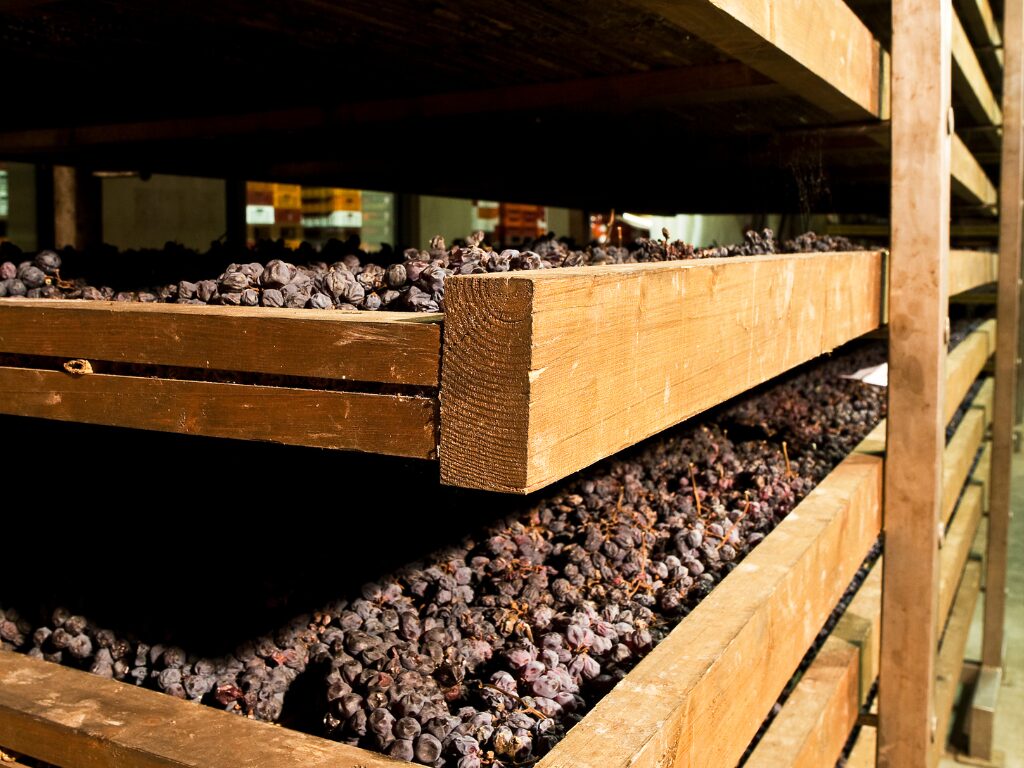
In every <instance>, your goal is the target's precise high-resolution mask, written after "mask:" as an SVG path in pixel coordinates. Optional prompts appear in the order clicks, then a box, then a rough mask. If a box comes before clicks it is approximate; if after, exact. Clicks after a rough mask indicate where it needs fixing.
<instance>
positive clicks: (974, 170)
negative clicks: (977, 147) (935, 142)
mask: <svg viewBox="0 0 1024 768" xmlns="http://www.w3.org/2000/svg"><path fill="white" fill-rule="evenodd" d="M950 173H951V174H952V181H953V187H952V188H953V194H954V195H956V196H957V197H958V198H961V199H963V200H966V201H967V202H969V203H973V204H975V205H980V206H994V205H995V204H996V188H995V185H993V184H992V182H991V181H989V178H988V176H987V175H986V174H985V169H984V168H982V167H981V164H980V163H979V162H978V161H977V160H976V159H975V157H974V155H972V154H971V150H969V149H968V148H967V145H966V144H964V142H963V140H962V139H961V138H960V137H959V136H957V135H956V134H953V147H952V156H951V158H950Z"/></svg>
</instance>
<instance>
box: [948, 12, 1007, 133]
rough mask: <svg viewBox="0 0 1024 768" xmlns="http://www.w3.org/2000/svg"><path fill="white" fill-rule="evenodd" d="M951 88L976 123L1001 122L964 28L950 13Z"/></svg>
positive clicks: (992, 95)
mask: <svg viewBox="0 0 1024 768" xmlns="http://www.w3.org/2000/svg"><path fill="white" fill-rule="evenodd" d="M952 47H953V91H954V93H956V94H957V95H958V96H959V97H960V99H961V100H962V101H963V103H964V105H965V107H966V109H967V112H968V113H969V114H970V115H971V118H972V119H973V120H974V121H975V122H976V123H979V124H988V125H1002V124H1003V112H1002V110H1001V109H1000V108H999V102H998V100H997V99H996V97H995V95H994V94H993V93H992V88H991V87H990V86H989V84H988V78H987V77H986V76H985V73H984V72H983V71H982V69H981V64H980V63H979V62H978V56H977V54H975V52H974V46H973V45H971V41H970V40H969V39H968V37H967V31H966V30H965V29H964V27H963V24H961V23H960V17H959V15H958V14H956V13H954V14H953V40H952Z"/></svg>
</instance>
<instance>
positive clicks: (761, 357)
mask: <svg viewBox="0 0 1024 768" xmlns="http://www.w3.org/2000/svg"><path fill="white" fill-rule="evenodd" d="M881 280H882V255H881V253H880V252H877V251H862V252H856V253H834V254H813V255H802V254H801V255H787V256H778V257H775V256H755V257H749V258H732V259H708V260H704V261H689V262H662V263H657V264H627V265H616V266H606V267H585V268H571V269H551V270H543V271H538V272H520V273H515V274H510V273H505V274H492V275H473V276H467V277H456V278H453V279H452V280H451V282H450V284H449V285H448V286H447V288H446V291H447V293H446V296H445V302H446V307H447V314H446V317H445V344H444V351H443V361H442V368H441V409H442V417H441V424H442V428H441V478H442V481H443V482H445V483H449V484H452V485H460V486H467V487H476V488H483V489H487V490H499V491H509V492H519V493H521V492H529V491H533V490H536V489H537V488H541V487H543V486H545V485H547V484H549V483H551V482H553V481H555V480H557V479H559V478H561V477H564V476H565V475H567V474H569V473H571V472H575V471H576V470H579V469H581V468H583V467H585V466H588V465H589V464H592V463H593V462H595V461H597V460H599V459H602V458H604V457H606V456H609V455H611V454H613V453H615V452H616V451H619V450H621V449H622V448H625V447H626V446H629V445H632V444H634V443H636V442H639V441H640V440H643V439H644V438H646V437H648V436H650V435H652V434H655V433H656V432H659V431H660V430H663V429H665V428H667V427H669V426H672V425H673V424H677V423H678V422H680V421H682V420H683V419H686V418H688V417H690V416H693V415H694V414H696V413H699V412H701V411H703V410H705V409H707V408H709V407H711V406H713V405H716V404H718V403H720V402H722V401H724V400H726V399H728V398H729V397H732V396H733V395H736V394H738V393H740V392H743V391H745V390H747V389H749V388H750V387H752V386H754V385H755V384H758V383H760V382H762V381H765V380H767V379H769V378H771V377H773V376H776V375H778V374H779V373H782V372H783V371H785V370H788V369H789V368H792V367H793V366H794V365H798V364H799V363H801V362H804V361H806V360H809V359H811V358H813V357H815V356H817V355H819V354H821V353H822V352H825V351H827V350H830V349H833V348H834V347H836V346H839V345H840V344H843V343H844V342H846V341H848V340H850V339H852V338H855V337H857V336H860V335H861V334H864V333H867V332H868V331H870V330H872V329H874V328H876V327H878V325H879V318H880V313H881V296H880V294H881V290H880V286H881ZM470 383H471V384H470ZM470 385H472V386H473V387H474V396H472V397H467V395H466V388H467V386H470Z"/></svg>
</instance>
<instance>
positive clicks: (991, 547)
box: [981, 0, 1024, 667]
mask: <svg viewBox="0 0 1024 768" xmlns="http://www.w3.org/2000/svg"><path fill="white" fill-rule="evenodd" d="M1022 6H1024V3H1022V0H1006V4H1005V12H1004V18H1003V38H1004V40H1003V42H1004V49H1005V55H1006V62H1005V70H1004V79H1003V122H1004V133H1003V162H1002V171H1001V178H1000V190H1001V193H1002V196H1003V199H1002V202H1001V204H1000V218H999V286H998V289H997V290H998V293H999V300H998V304H997V306H996V316H997V317H998V318H999V327H998V329H997V339H996V383H995V402H994V406H993V419H992V467H991V471H992V474H991V484H992V485H991V491H990V492H989V495H990V501H989V505H990V506H989V515H988V516H989V530H988V557H987V561H986V572H985V629H984V633H983V634H984V637H983V640H982V658H981V661H982V664H984V665H985V666H988V667H1001V666H1002V655H1003V634H1004V621H1005V608H1006V565H1007V557H1008V547H1009V524H1010V509H1011V498H1010V485H1011V481H1010V477H1011V472H1012V470H1011V464H1012V462H1011V459H1012V451H1013V427H1014V423H1015V422H1016V406H1015V403H1014V398H1015V396H1016V392H1017V376H1018V375H1019V371H1018V367H1017V358H1018V355H1019V354H1020V352H1019V351H1018V337H1017V334H1018V330H1019V323H1020V304H1019V301H1020V277H1021V273H1020V260H1021V244H1022V242H1021V241H1022V238H1021V195H1022V192H1021V190H1022V188H1024V152H1022V146H1021V144H1022V130H1024V121H1022V114H1021V110H1022V107H1024V52H1022V50H1021V49H1022V48H1024V7H1022Z"/></svg>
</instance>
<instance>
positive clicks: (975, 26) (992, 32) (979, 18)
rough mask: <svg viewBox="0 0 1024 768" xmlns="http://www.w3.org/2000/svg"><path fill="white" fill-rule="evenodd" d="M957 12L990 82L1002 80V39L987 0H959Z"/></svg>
mask: <svg viewBox="0 0 1024 768" xmlns="http://www.w3.org/2000/svg"><path fill="white" fill-rule="evenodd" d="M956 9H957V12H958V13H959V14H960V19H961V20H962V21H963V24H964V27H965V28H966V29H967V33H968V34H969V35H970V38H971V41H972V42H973V43H974V47H975V49H976V51H977V53H978V57H979V58H980V59H981V60H982V63H983V64H984V66H985V70H986V73H987V74H988V75H989V77H990V78H991V82H998V81H999V80H1000V79H1002V73H1003V49H1002V46H1003V38H1002V35H1001V34H1000V33H999V25H998V24H997V23H996V19H995V16H994V14H993V13H992V6H991V5H990V4H989V2H988V0H959V2H957V3H956Z"/></svg>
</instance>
